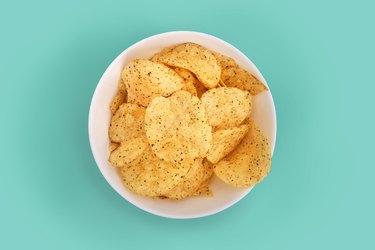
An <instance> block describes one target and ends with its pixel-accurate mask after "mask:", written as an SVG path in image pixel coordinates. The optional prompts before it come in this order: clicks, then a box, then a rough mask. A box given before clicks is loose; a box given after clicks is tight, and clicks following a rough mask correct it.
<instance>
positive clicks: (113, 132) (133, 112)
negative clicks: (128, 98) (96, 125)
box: [109, 103, 146, 142]
mask: <svg viewBox="0 0 375 250" xmlns="http://www.w3.org/2000/svg"><path fill="white" fill-rule="evenodd" d="M145 111H146V109H145V108H144V107H141V106H138V105H137V104H132V103H124V104H122V105H121V106H120V107H119V109H118V110H117V112H116V113H115V115H114V116H113V117H112V120H111V125H110V126H109V138H110V139H111V141H113V142H123V141H124V142H126V141H127V140H130V139H133V138H138V137H142V136H143V135H144V116H145Z"/></svg>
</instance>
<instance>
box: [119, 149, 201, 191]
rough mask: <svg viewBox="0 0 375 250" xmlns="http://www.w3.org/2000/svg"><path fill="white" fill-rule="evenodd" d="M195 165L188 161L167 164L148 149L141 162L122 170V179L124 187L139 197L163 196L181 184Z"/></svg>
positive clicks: (131, 164)
mask: <svg viewBox="0 0 375 250" xmlns="http://www.w3.org/2000/svg"><path fill="white" fill-rule="evenodd" d="M193 164H194V163H193V161H188V160H186V161H183V162H180V163H171V162H166V161H164V160H161V159H159V158H158V157H157V156H156V155H155V154H154V153H153V152H152V150H151V148H150V147H147V148H146V150H145V151H144V152H143V153H142V156H141V159H140V160H139V161H136V162H135V163H130V164H128V165H127V166H125V167H122V168H121V177H122V181H123V183H124V185H125V186H127V187H128V188H129V189H130V190H131V191H133V192H135V193H137V194H139V195H143V196H151V197H155V196H161V195H163V194H165V193H167V192H168V191H169V190H171V189H172V188H173V187H175V186H176V185H177V184H178V183H180V182H181V180H182V179H183V178H184V176H185V175H186V174H187V173H188V171H189V169H190V168H191V167H192V165H193Z"/></svg>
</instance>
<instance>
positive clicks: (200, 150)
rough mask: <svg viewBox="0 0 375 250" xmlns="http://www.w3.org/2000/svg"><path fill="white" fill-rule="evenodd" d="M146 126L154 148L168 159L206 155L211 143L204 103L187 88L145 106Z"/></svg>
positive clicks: (209, 127)
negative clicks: (187, 90)
mask: <svg viewBox="0 0 375 250" xmlns="http://www.w3.org/2000/svg"><path fill="white" fill-rule="evenodd" d="M145 128H146V135H147V138H148V140H149V143H150V144H151V147H152V150H153V151H154V152H155V154H156V155H157V156H158V157H160V158H161V159H163V160H166V161H169V162H180V161H182V159H186V158H190V159H195V158H203V157H205V156H206V154H207V152H208V150H209V148H210V146H211V139H212V132H211V126H209V125H208V123H207V117H206V114H205V111H204V107H203V105H202V103H201V101H200V100H199V99H198V97H196V96H192V95H191V94H190V93H188V92H186V91H177V92H176V93H174V94H173V95H172V96H170V97H168V98H166V97H156V98H154V99H153V100H152V101H151V103H150V105H149V106H148V107H147V109H146V115H145Z"/></svg>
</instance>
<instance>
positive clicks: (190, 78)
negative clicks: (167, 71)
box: [174, 68, 199, 96]
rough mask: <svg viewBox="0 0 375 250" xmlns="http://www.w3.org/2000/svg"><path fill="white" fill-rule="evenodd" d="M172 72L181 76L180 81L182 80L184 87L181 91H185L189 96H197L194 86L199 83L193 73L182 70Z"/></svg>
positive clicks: (175, 69) (177, 69)
mask: <svg viewBox="0 0 375 250" xmlns="http://www.w3.org/2000/svg"><path fill="white" fill-rule="evenodd" d="M174 71H176V73H177V74H178V75H179V76H181V77H182V79H184V82H185V86H184V87H183V88H182V90H185V91H187V92H189V93H190V94H192V95H194V96H197V95H198V94H197V89H196V88H195V86H196V85H197V84H198V83H199V81H198V79H197V78H195V76H194V75H193V73H191V72H190V71H189V70H187V69H183V68H174ZM197 82H198V83H197Z"/></svg>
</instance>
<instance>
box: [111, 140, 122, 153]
mask: <svg viewBox="0 0 375 250" xmlns="http://www.w3.org/2000/svg"><path fill="white" fill-rule="evenodd" d="M119 146H120V144H119V143H116V142H111V143H110V144H109V152H110V153H112V152H113V150H115V149H116V148H118V147H119Z"/></svg>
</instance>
